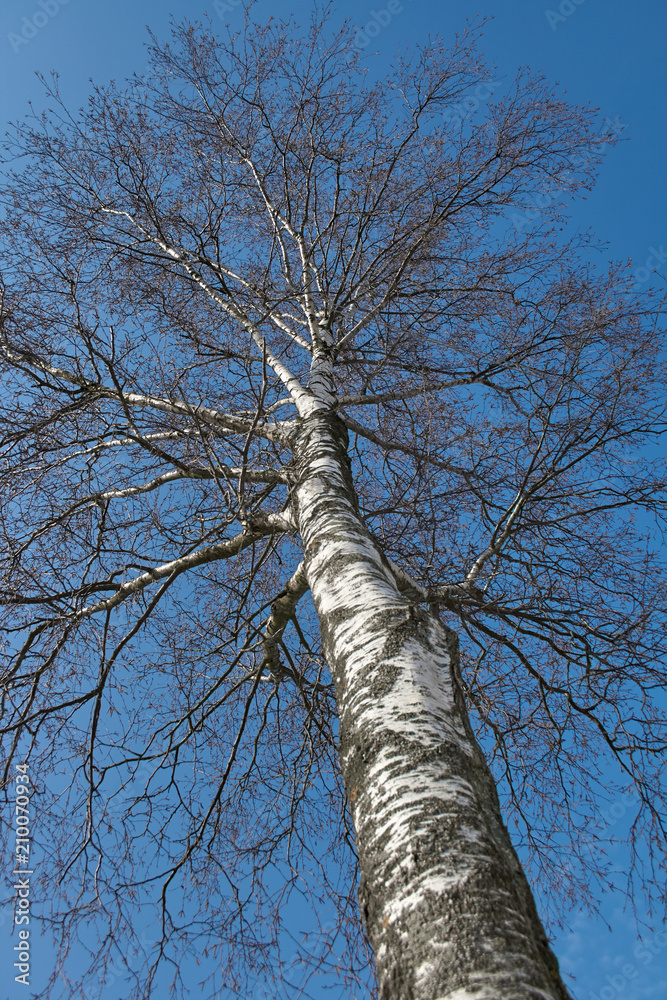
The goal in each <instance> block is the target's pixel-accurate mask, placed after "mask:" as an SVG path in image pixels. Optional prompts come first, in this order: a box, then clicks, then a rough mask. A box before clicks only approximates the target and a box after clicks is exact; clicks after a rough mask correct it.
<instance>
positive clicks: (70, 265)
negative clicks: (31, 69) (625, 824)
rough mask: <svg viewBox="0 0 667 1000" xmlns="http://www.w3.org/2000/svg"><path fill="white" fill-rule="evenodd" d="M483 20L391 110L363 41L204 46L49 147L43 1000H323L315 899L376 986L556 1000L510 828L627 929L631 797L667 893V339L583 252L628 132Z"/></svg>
mask: <svg viewBox="0 0 667 1000" xmlns="http://www.w3.org/2000/svg"><path fill="white" fill-rule="evenodd" d="M476 34H477V33H476V31H475V30H472V31H471V32H469V33H467V34H465V35H463V36H461V37H458V38H457V39H456V40H455V41H454V42H453V44H452V45H451V46H450V47H447V46H446V45H445V44H444V43H441V42H438V41H436V42H433V43H429V44H428V45H427V46H425V47H424V48H423V49H422V50H419V51H416V52H415V53H413V54H412V55H411V56H406V57H400V58H396V60H395V61H394V63H393V68H392V71H391V73H390V75H389V76H388V78H386V79H383V80H379V81H374V80H372V79H370V78H369V76H368V75H367V73H366V72H365V70H364V69H363V67H362V66H361V65H358V63H357V57H356V56H354V55H353V53H352V50H351V41H352V38H351V35H350V32H349V31H348V30H347V29H344V30H343V31H341V32H340V33H336V32H335V31H333V30H332V29H331V28H330V26H329V24H328V22H327V21H326V18H325V19H320V20H317V19H315V20H314V21H313V23H312V25H311V27H310V30H309V31H307V32H305V33H303V34H300V33H299V32H297V31H296V30H295V28H294V26H293V25H290V24H281V23H275V22H272V23H271V24H269V25H268V26H261V25H260V26H257V25H253V24H252V23H251V22H250V21H249V20H246V25H245V29H244V30H243V31H241V32H240V33H239V34H238V35H236V36H234V37H232V36H230V37H228V38H227V39H226V40H220V39H215V38H214V37H213V35H212V33H211V32H210V30H208V29H205V28H202V27H198V26H188V25H186V26H183V27H180V28H177V29H175V32H174V38H173V40H172V43H171V44H169V45H165V46H160V45H158V44H157V43H156V42H155V43H154V45H153V48H152V52H151V55H152V64H151V71H150V74H149V76H148V77H147V79H146V80H145V81H140V80H135V81H133V82H130V83H128V84H127V85H126V86H125V87H122V88H121V87H117V86H115V85H111V86H109V87H107V88H98V89H96V90H95V91H94V93H93V96H92V97H91V99H90V103H89V105H88V107H87V108H86V109H83V110H82V111H80V112H79V113H77V114H72V113H70V112H68V111H67V109H66V108H65V107H64V106H63V104H62V102H61V101H60V98H59V95H58V90H57V82H55V83H54V84H52V85H49V86H50V89H49V103H50V110H49V111H47V113H45V115H44V116H43V117H41V118H33V119H31V120H28V121H27V122H26V123H25V124H24V125H23V126H22V127H21V129H19V130H18V131H17V133H16V135H15V136H14V139H13V140H12V144H11V146H10V154H11V155H13V156H18V157H19V163H18V166H17V168H15V172H14V173H11V174H9V175H8V181H7V183H6V186H5V189H4V195H3V199H4V204H5V208H6V225H5V232H4V236H3V250H2V274H3V284H2V305H1V338H2V339H1V356H2V373H3V385H4V388H3V400H2V421H3V430H2V442H3V449H4V450H3V455H4V457H3V467H2V490H1V494H2V500H1V501H0V502H1V505H2V533H3V552H2V560H3V562H2V585H1V586H2V602H3V607H4V611H3V621H4V624H3V632H4V636H5V644H4V647H3V685H2V692H3V694H2V697H3V715H2V732H3V740H4V746H5V751H4V758H3V759H4V761H5V765H4V768H5V769H4V778H5V783H6V785H9V783H11V780H12V778H13V775H14V770H15V765H16V764H17V763H23V762H24V761H25V760H27V761H28V762H29V767H30V769H31V774H33V775H34V780H35V781H36V783H37V784H36V788H38V791H39V794H38V795H37V796H36V802H37V806H36V808H37V809H38V814H37V815H38V825H37V829H38V831H39V837H40V843H41V844H42V848H41V849H42V851H43V852H44V853H43V856H42V859H41V861H40V866H39V873H40V877H42V878H43V880H44V886H47V885H48V896H47V894H46V890H45V891H44V892H42V893H41V896H40V898H41V899H47V898H48V899H50V900H51V902H49V905H48V906H45V910H44V913H43V916H44V918H45V919H46V920H47V921H48V922H49V923H50V924H51V926H52V927H53V929H54V931H55V933H56V934H57V936H58V939H59V941H60V947H61V951H62V966H61V971H58V970H54V976H53V982H52V983H51V985H50V989H51V991H52V992H50V993H48V995H49V996H54V995H55V992H54V991H56V990H57V989H60V990H61V991H62V993H63V995H67V996H77V995H82V996H87V997H90V996H92V995H96V994H95V992H94V991H95V988H96V987H95V983H96V982H97V984H98V986H97V988H98V989H99V988H101V987H100V984H102V986H103V985H104V982H105V979H104V976H105V974H106V975H107V977H108V969H109V963H116V964H118V962H119V961H120V960H119V959H118V957H117V956H118V955H119V954H122V955H123V956H124V959H123V962H122V970H123V973H122V974H123V975H124V976H126V977H127V982H126V983H125V985H124V993H123V995H124V996H132V997H135V996H136V997H145V996H152V995H154V991H155V990H157V989H158V986H157V985H156V984H158V983H159V982H160V981H161V980H160V978H159V977H160V975H161V972H160V970H161V969H162V968H163V967H166V969H167V970H168V971H169V974H170V975H172V976H173V990H174V995H176V993H177V992H178V989H179V988H184V989H185V991H186V992H189V991H190V990H193V989H194V988H195V983H194V982H192V981H185V982H184V981H183V980H182V978H181V972H180V971H179V965H180V968H181V970H182V969H185V968H189V966H187V965H186V956H187V955H188V954H190V953H192V952H194V953H195V954H198V955H199V956H200V957H201V952H202V951H204V952H205V954H206V955H207V956H208V958H207V960H206V961H204V963H203V965H204V968H205V969H206V970H207V971H208V970H210V971H211V977H212V978H211V979H210V982H209V988H210V991H211V994H212V995H215V996H225V997H226V996H230V997H231V996H238V995H242V996H251V995H253V996H254V995H258V994H253V993H252V989H253V988H254V987H253V984H255V983H256V982H257V981H258V977H260V978H261V977H262V976H264V977H265V979H266V981H267V982H268V981H269V979H268V978H266V977H269V978H270V977H271V976H273V977H274V981H275V983H276V984H277V985H275V987H274V988H275V989H276V990H278V991H279V992H278V993H276V994H272V995H280V996H283V995H289V996H297V995H300V994H299V991H300V989H301V987H302V986H304V984H305V982H306V979H305V976H306V972H305V971H304V973H303V978H299V977H300V976H301V971H299V976H296V977H295V975H292V978H290V976H288V975H287V973H286V970H285V966H284V962H285V937H284V928H283V924H281V922H280V921H281V919H282V920H283V921H284V919H285V917H284V912H285V911H284V907H285V906H286V905H288V903H289V900H290V899H291V898H294V896H295V895H299V894H300V895H301V896H305V897H306V898H307V899H309V900H310V904H311V905H312V907H313V908H314V909H315V911H316V912H320V913H324V912H325V911H326V908H327V907H328V908H329V910H328V911H327V912H333V911H335V913H336V914H337V915H336V918H335V920H334V922H333V923H330V924H329V925H328V926H320V927H317V926H316V927H314V928H310V930H309V933H308V934H304V935H303V937H299V939H298V941H296V938H295V941H296V943H294V944H293V947H294V948H297V953H298V956H299V958H298V962H297V963H296V964H297V965H298V966H299V970H301V969H303V970H307V967H308V963H309V962H310V968H311V969H314V970H315V971H317V969H318V968H323V967H324V964H323V963H326V962H327V961H329V960H330V957H329V958H328V956H330V955H331V954H332V953H331V949H332V948H335V949H337V951H338V953H339V954H340V955H342V960H341V961H342V962H343V963H344V965H345V968H344V969H343V968H339V971H338V974H339V976H340V982H341V989H342V990H343V992H341V996H342V995H345V996H351V995H352V993H351V992H345V991H349V990H352V989H355V990H357V991H358V990H359V989H362V990H366V989H369V990H371V992H372V993H373V995H376V992H375V991H377V995H378V996H379V997H381V998H382V1000H408V998H414V1000H436V998H438V1000H444V998H449V1000H454V998H456V1000H473V998H479V1000H481V998H491V997H493V998H497V1000H500V998H507V1000H519V998H537V997H540V998H554V1000H555V998H558V1000H562V998H565V997H567V996H569V994H568V991H567V988H566V987H565V985H564V983H563V980H562V979H561V976H560V973H559V970H558V963H557V961H556V958H555V956H554V954H553V952H552V950H551V947H550V945H549V942H548V938H547V935H546V933H545V930H544V926H543V923H542V921H541V919H540V917H539V916H538V912H537V908H536V904H535V902H534V898H533V895H532V892H531V888H530V886H529V883H528V880H527V878H526V875H525V874H524V869H523V867H522V865H521V864H520V862H519V860H518V855H517V853H516V851H515V847H514V846H513V844H512V841H511V840H510V836H509V833H508V826H509V827H510V828H511V829H512V831H513V840H514V843H515V844H516V845H517V847H518V848H520V851H521V854H522V858H523V859H524V864H525V865H526V866H527V870H528V871H529V873H530V875H531V879H532V880H533V882H534V884H539V886H540V888H541V895H542V898H543V899H544V900H545V901H548V900H552V901H554V902H555V901H556V897H557V896H558V895H559V894H560V898H561V899H562V900H564V902H565V904H566V905H567V903H568V901H572V900H575V899H577V900H579V899H583V900H584V901H586V900H588V901H590V902H591V903H594V902H595V898H596V893H597V891H598V890H599V888H600V887H601V886H604V885H605V884H606V882H607V881H608V879H609V878H610V877H611V876H608V875H607V872H606V870H605V865H604V858H603V856H602V847H603V846H604V840H605V838H606V837H607V836H608V834H606V833H605V831H604V824H603V823H601V822H600V816H599V804H600V801H601V799H600V795H601V794H602V793H604V794H606V795H607V797H608V799H609V798H611V799H612V800H613V796H614V795H615V794H632V795H633V796H634V797H633V799H632V801H633V802H634V803H635V804H636V809H635V810H634V812H633V825H632V829H631V848H633V845H634V852H633V854H632V857H633V859H634V863H635V864H636V865H637V866H640V867H639V868H638V869H637V870H638V871H639V872H640V874H641V877H642V878H643V879H644V881H645V883H646V885H650V884H651V880H652V879H653V880H654V881H656V882H657V884H659V882H660V875H659V873H658V868H657V867H656V866H659V863H660V857H661V856H662V854H661V852H663V853H664V847H665V837H664V833H665V830H664V825H663V821H662V818H661V813H662V807H661V799H660V794H661V773H662V770H663V760H664V751H665V725H664V717H663V715H662V713H661V710H660V709H661V707H660V702H659V700H658V701H656V700H655V698H654V692H655V691H656V689H659V688H660V687H661V686H664V684H665V680H666V676H665V661H664V652H665V638H664V636H665V633H664V623H665V579H664V572H663V564H662V562H661V558H660V549H659V547H658V544H657V543H658V542H659V540H660V535H659V532H660V530H661V527H662V524H663V517H664V510H665V472H664V464H663V463H662V461H661V460H660V459H659V457H658V456H659V450H658V449H656V442H657V441H658V438H659V437H660V435H662V434H663V433H664V430H665V404H664V389H663V387H664V355H663V354H661V350H662V341H661V339H660V333H659V330H658V328H657V326H656V310H655V306H654V304H653V303H652V302H651V301H650V299H648V298H646V296H644V297H643V298H639V297H638V296H637V294H635V293H634V291H633V289H632V286H631V284H630V283H629V280H628V278H627V277H626V272H625V271H624V270H623V268H621V267H611V268H609V269H605V268H603V267H601V266H600V260H601V258H600V256H599V255H595V253H594V251H595V244H594V243H593V242H592V240H591V239H590V238H589V237H586V236H585V235H582V234H579V233H572V231H571V229H568V228H563V227H564V219H565V212H566V207H567V204H568V202H569V201H570V200H571V199H572V197H573V196H575V195H576V194H577V192H578V191H580V190H581V189H584V190H585V189H587V188H589V187H590V185H591V184H592V182H593V179H594V175H595V170H596V167H597V164H598V163H599V160H600V158H601V156H602V155H603V152H604V147H605V145H606V144H608V143H610V142H611V141H613V138H614V136H613V130H611V129H610V126H609V124H608V123H606V122H603V121H601V120H600V117H599V116H598V115H597V113H596V112H595V111H594V110H591V109H585V108H578V107H574V106H572V105H571V104H568V103H566V102H565V100H564V99H563V98H561V97H559V96H558V95H557V94H556V93H555V92H554V91H553V90H552V89H551V88H550V87H549V85H548V84H547V83H546V82H545V81H544V80H542V79H541V78H539V77H536V76H531V75H528V74H525V73H522V74H520V75H519V76H518V77H517V79H516V80H515V81H514V82H513V83H511V82H510V81H505V83H504V84H503V85H502V86H500V85H498V83H497V82H496V83H494V86H489V81H494V80H495V77H494V75H493V70H492V69H491V68H489V67H487V66H485V64H484V63H483V61H482V59H481V57H480V56H479V55H478V53H477V48H476V42H477V38H476ZM481 85H486V86H487V91H488V93H489V99H488V101H486V103H485V104H484V106H483V107H481V108H478V110H477V111H472V110H471V111H470V112H469V113H467V114H464V113H462V112H461V111H460V110H459V112H457V114H456V115H452V113H451V109H452V108H453V107H456V108H458V109H461V108H465V107H470V106H471V105H472V102H469V101H467V97H468V96H469V95H470V94H471V93H474V92H475V88H479V87H480V86H481ZM485 93H486V92H485ZM545 191H548V197H546V198H545V197H544V192H545ZM517 220H520V221H517ZM501 803H502V808H501ZM643 841H646V842H647V843H648V844H649V845H650V848H651V854H650V857H649V858H648V866H649V867H648V871H646V870H645V871H643V873H642V871H641V865H642V863H643V862H644V861H646V857H647V856H646V855H645V853H644V852H643V851H642V850H639V849H637V845H638V844H641V843H642V842H643ZM10 846H11V844H10ZM651 866H653V867H651ZM36 877H37V876H36ZM357 888H358V904H357V900H356V893H357ZM147 902H151V903H152V905H153V906H154V908H155V912H156V913H157V914H158V918H159V933H158V935H157V939H156V940H154V941H153V940H151V942H150V945H149V946H147V948H146V949H145V950H146V954H145V956H144V957H142V958H141V960H140V961H138V962H137V963H135V964H134V965H133V963H132V961H131V960H130V958H129V957H128V956H130V955H131V951H132V949H131V942H132V935H133V934H134V935H138V930H137V927H138V925H137V923H136V918H135V917H134V916H133V914H134V912H135V908H136V907H138V906H139V905H140V904H141V905H144V906H145V905H146V904H147ZM357 905H358V909H357ZM545 905H546V904H545ZM332 908H333V909H332ZM143 912H145V911H143ZM281 914H283V916H282V918H281ZM323 923H324V921H323ZM91 928H94V931H91ZM288 929H289V928H288ZM294 933H295V935H296V929H295V931H294ZM91 935H93V936H91ZM342 940H344V942H345V943H344V944H341V941H342ZM367 946H368V947H370V950H371V952H372V956H373V963H374V966H373V967H374V970H375V972H374V973H372V974H371V973H369V971H368V970H369V962H370V958H369V953H368V952H367V951H366V950H365V949H366V948H367ZM84 947H88V948H89V950H90V976H91V978H90V980H89V981H88V984H87V985H86V984H84V985H83V986H80V985H79V984H78V982H76V983H75V982H74V981H73V980H72V978H71V977H69V978H68V972H67V970H68V964H67V956H68V954H72V955H74V954H75V953H77V954H79V951H80V949H81V948H84ZM77 949H79V951H77ZM295 968H296V965H295V964H294V963H293V967H292V969H291V972H292V973H294V969H295ZM105 969H106V973H105ZM95 977H97V979H95ZM369 977H370V978H369ZM374 977H376V979H375V978H374ZM199 978H201V973H199ZM106 981H107V982H108V978H107V980H106ZM197 981H198V980H197ZM354 983H356V984H357V986H356V987H355V986H354V985H353V984H354ZM346 984H347V985H346ZM359 984H362V985H359ZM363 984H366V985H365V986H364V985H363ZM281 990H282V991H284V992H280V991H281ZM158 992H160V990H158ZM45 995H46V994H45ZM155 995H157V994H155ZM161 995H164V993H163V992H162V994H161ZM354 995H355V996H359V995H361V994H360V993H359V992H355V993H354Z"/></svg>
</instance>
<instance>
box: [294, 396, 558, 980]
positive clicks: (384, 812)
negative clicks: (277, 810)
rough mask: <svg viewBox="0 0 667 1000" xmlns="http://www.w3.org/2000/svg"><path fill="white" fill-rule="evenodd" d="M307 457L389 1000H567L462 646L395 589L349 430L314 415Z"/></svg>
mask: <svg viewBox="0 0 667 1000" xmlns="http://www.w3.org/2000/svg"><path fill="white" fill-rule="evenodd" d="M297 455H298V459H299V482H298V487H297V506H298V519H299V528H300V532H301V536H302V541H303V546H304V552H305V559H306V571H307V575H308V581H309V584H310V588H311V591H312V594H313V599H314V602H315V607H316V609H317V613H318V616H319V620H320V624H321V629H322V638H323V643H324V650H325V654H326V657H327V661H328V663H329V666H330V669H331V672H332V675H333V680H334V684H335V689H336V695H337V700H338V708H339V716H340V748H339V749H340V761H341V767H342V773H343V778H344V781H345V788H346V792H347V797H348V801H349V804H350V809H351V812H352V817H353V820H354V825H355V830H356V837H357V849H358V853H359V861H360V868H361V883H360V888H359V900H360V905H361V911H362V914H363V918H364V921H365V924H366V929H367V932H368V936H369V938H370V941H371V945H372V947H373V951H374V955H375V963H376V968H377V976H378V982H379V991H380V997H381V1000H445V998H448V1000H482V998H484V1000H505V998H506V1000H523V998H529V997H530V998H537V997H539V998H550V1000H556V998H557V1000H564V998H567V997H568V993H567V990H566V989H565V987H564V985H563V983H562V981H561V979H560V975H559V972H558V963H557V961H556V958H555V956H554V954H553V953H552V951H551V949H550V948H549V945H548V942H547V938H546V935H545V933H544V929H543V927H542V924H541V922H540V920H539V917H538V915H537V911H536V908H535V903H534V901H533V897H532V894H531V891H530V888H529V886H528V883H527V881H526V877H525V875H524V873H523V871H522V869H521V866H520V864H519V860H518V858H517V855H516V853H515V851H514V849H513V847H512V845H511V842H510V839H509V835H508V833H507V830H506V828H505V826H504V824H503V821H502V818H501V814H500V807H499V802H498V796H497V793H496V789H495V785H494V781H493V778H492V776H491V773H490V771H489V769H488V767H487V765H486V761H485V760H484V757H483V755H482V752H481V750H480V748H479V746H478V745H477V743H476V741H475V738H474V736H473V733H472V729H471V727H470V723H469V721H468V717H467V713H466V709H465V705H464V700H463V697H462V692H461V688H460V685H459V684H458V682H457V672H458V665H457V643H456V637H455V635H454V633H452V632H450V631H449V630H446V629H444V628H443V627H442V625H441V624H440V623H439V622H438V621H436V620H435V618H433V617H432V616H431V615H429V614H428V613H426V612H425V611H424V610H423V609H421V608H420V607H418V606H415V605H412V604H410V602H409V601H408V600H407V599H406V598H405V597H404V596H402V595H401V594H400V593H399V591H398V589H397V586H396V582H395V580H394V577H393V575H392V573H391V570H390V569H389V566H388V564H387V563H386V560H384V559H383V556H382V554H381V552H380V551H379V549H378V547H377V545H376V544H375V542H374V541H373V540H372V538H371V537H370V535H369V533H368V531H367V530H366V528H365V526H364V524H363V521H362V519H361V516H360V514H359V510H358V506H357V501H356V496H355V492H354V487H353V483H352V478H351V473H350V463H349V459H348V457H347V433H346V430H345V427H344V426H343V424H342V422H341V421H340V420H339V419H338V418H337V417H336V416H335V415H334V414H332V413H331V412H329V411H326V410H322V409H320V410H317V411H316V412H315V413H312V414H311V415H310V416H308V417H306V418H305V419H303V420H302V421H301V427H300V434H299V440H298V446H297Z"/></svg>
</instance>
